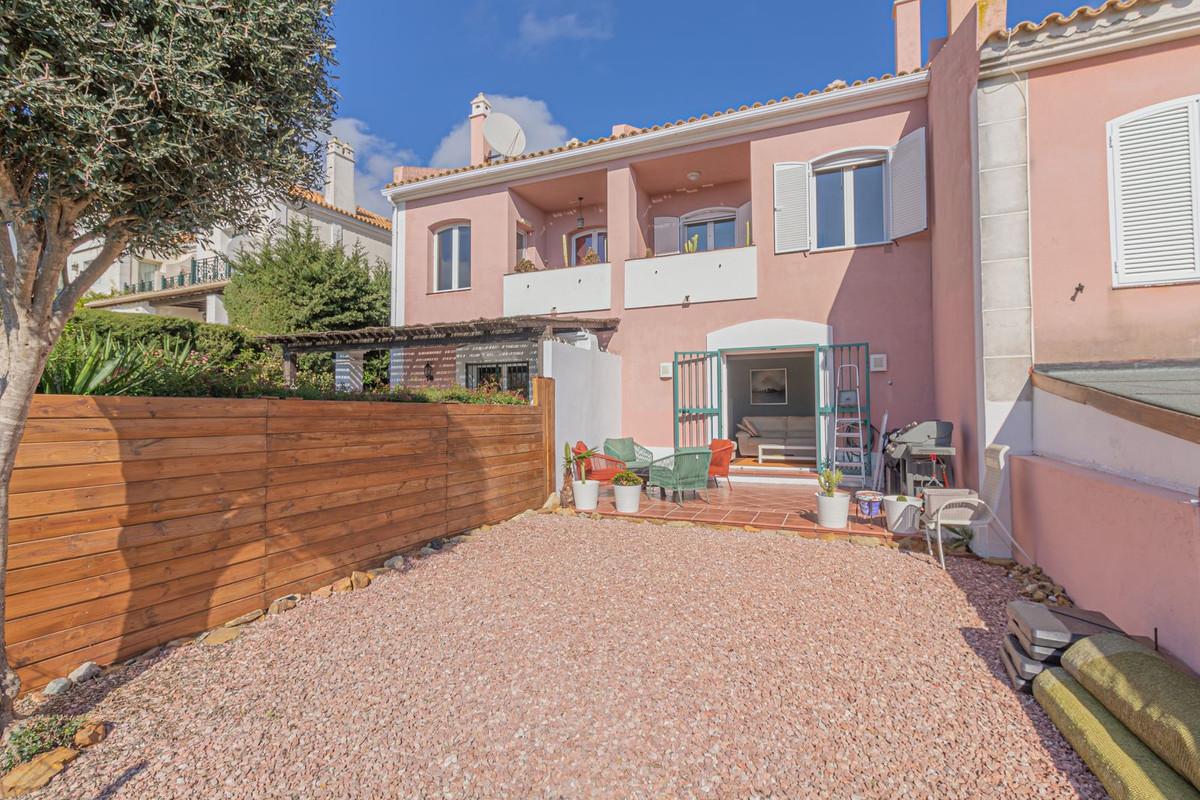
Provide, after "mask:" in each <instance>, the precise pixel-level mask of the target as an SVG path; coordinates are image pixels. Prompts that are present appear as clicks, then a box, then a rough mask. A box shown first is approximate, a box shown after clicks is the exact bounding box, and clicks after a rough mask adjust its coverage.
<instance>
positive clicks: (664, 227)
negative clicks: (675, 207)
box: [654, 217, 679, 256]
mask: <svg viewBox="0 0 1200 800" xmlns="http://www.w3.org/2000/svg"><path fill="white" fill-rule="evenodd" d="M678 252H679V217H655V218H654V255H656V256H669V255H672V254H674V253H678Z"/></svg>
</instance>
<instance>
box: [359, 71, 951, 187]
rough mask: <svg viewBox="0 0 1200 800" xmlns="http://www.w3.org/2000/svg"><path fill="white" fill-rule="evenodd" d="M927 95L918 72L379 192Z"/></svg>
mask: <svg viewBox="0 0 1200 800" xmlns="http://www.w3.org/2000/svg"><path fill="white" fill-rule="evenodd" d="M928 92H929V72H928V71H927V70H922V71H920V72H915V73H912V74H910V75H904V76H901V77H898V78H889V79H887V80H881V81H876V82H875V83H867V84H863V85H861V86H851V87H849V88H846V89H839V90H837V91H832V92H828V93H822V94H817V95H808V96H805V97H801V98H799V99H796V100H788V101H785V102H782V103H774V104H770V105H763V106H760V107H758V108H748V109H746V110H745V111H735V112H733V113H732V114H722V115H720V116H713V117H709V118H707V119H701V120H697V121H696V122H689V123H687V124H685V125H677V126H673V127H670V128H661V129H659V130H652V131H647V132H645V133H639V134H636V135H634V136H628V137H622V138H619V139H613V140H611V141H605V142H598V143H596V144H590V145H584V146H581V147H575V148H571V149H568V150H562V151H559V152H554V153H547V154H546V155H544V156H538V157H535V158H527V159H520V160H517V161H507V162H504V163H502V164H496V165H495V166H491V167H483V168H481V169H474V170H468V171H465V172H456V173H452V174H449V175H443V176H441V177H436V178H426V179H423V180H420V181H418V182H416V183H412V184H401V185H399V186H392V187H388V188H385V189H384V190H383V195H384V197H387V198H388V199H389V200H391V201H392V202H393V203H398V202H403V201H408V200H419V199H422V198H426V197H434V196H437V195H441V194H446V193H448V192H455V191H460V190H463V189H471V188H475V187H479V186H488V185H492V184H496V183H503V182H507V181H513V180H518V179H522V178H529V177H534V176H537V175H543V174H546V173H551V172H557V171H560V170H566V169H577V168H579V167H586V166H591V165H593V164H598V163H603V162H605V161H610V160H612V159H616V158H626V157H629V156H636V155H642V154H645V153H651V152H654V151H656V150H663V149H667V148H672V147H681V146H685V145H689V144H696V143H701V142H706V141H710V140H713V139H722V138H727V137H730V136H739V135H744V134H748V133H755V132H758V131H761V130H766V129H769V128H774V127H778V126H780V125H790V124H794V123H797V122H805V121H808V120H812V119H820V118H822V117H828V116H832V115H834V114H845V113H851V112H854V111H862V110H866V109H871V108H878V107H880V106H885V105H893V104H895V103H902V102H906V101H909V100H917V99H920V98H922V97H925V96H926V95H927V94H928Z"/></svg>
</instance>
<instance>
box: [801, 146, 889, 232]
mask: <svg viewBox="0 0 1200 800" xmlns="http://www.w3.org/2000/svg"><path fill="white" fill-rule="evenodd" d="M887 158H888V151H887V150H886V149H885V148H879V149H863V150H855V151H852V152H847V153H839V154H835V155H833V156H830V157H828V158H825V159H821V160H819V161H815V162H813V166H812V168H813V182H814V184H815V187H814V188H815V191H816V195H817V198H816V214H817V219H816V232H817V242H816V245H817V249H822V248H829V247H860V246H863V245H871V244H882V243H884V242H886V241H887V240H888V235H887V222H886V220H887V217H886V213H887V206H886V203H885V199H884V198H885V193H886V184H885V182H884V180H885V179H884V170H885V168H886V166H885V165H886V164H887Z"/></svg>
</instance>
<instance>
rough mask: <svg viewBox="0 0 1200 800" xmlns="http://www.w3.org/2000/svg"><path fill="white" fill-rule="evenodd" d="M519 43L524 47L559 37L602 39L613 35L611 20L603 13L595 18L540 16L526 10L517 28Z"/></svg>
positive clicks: (546, 43) (539, 45)
mask: <svg viewBox="0 0 1200 800" xmlns="http://www.w3.org/2000/svg"><path fill="white" fill-rule="evenodd" d="M518 31H519V39H518V41H519V43H520V44H522V45H525V46H526V47H533V48H537V47H542V46H544V45H548V44H550V43H552V42H556V41H558V40H559V39H567V40H573V41H587V40H592V41H603V40H605V39H611V38H612V35H613V29H612V22H611V21H610V20H609V18H608V15H607V14H605V13H603V8H601V14H600V16H598V17H597V18H595V19H591V20H585V19H581V18H580V16H579V15H578V14H560V15H559V16H556V17H540V16H538V14H537V12H536V11H526V12H525V16H523V17H521V24H520V27H519V28H518Z"/></svg>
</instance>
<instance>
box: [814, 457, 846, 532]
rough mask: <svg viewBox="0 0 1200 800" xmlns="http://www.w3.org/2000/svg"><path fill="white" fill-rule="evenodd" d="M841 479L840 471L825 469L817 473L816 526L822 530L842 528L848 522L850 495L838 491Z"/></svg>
mask: <svg viewBox="0 0 1200 800" xmlns="http://www.w3.org/2000/svg"><path fill="white" fill-rule="evenodd" d="M843 479H844V476H843V475H842V471H841V470H840V469H833V468H831V467H825V468H824V469H823V470H821V471H820V472H819V473H817V489H818V491H817V524H818V525H820V526H821V527H822V528H844V527H846V524H847V523H848V522H849V520H850V495H849V494H848V493H847V492H839V491H838V487H839V486H841V485H842V480H843Z"/></svg>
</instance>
